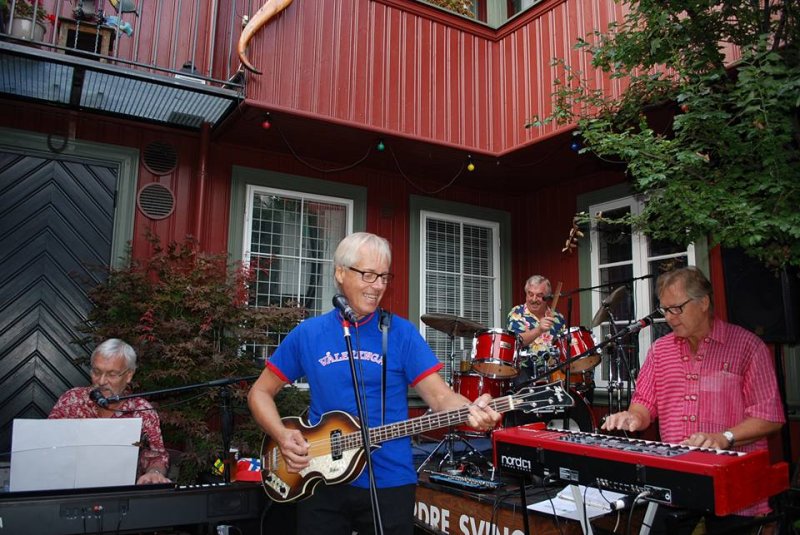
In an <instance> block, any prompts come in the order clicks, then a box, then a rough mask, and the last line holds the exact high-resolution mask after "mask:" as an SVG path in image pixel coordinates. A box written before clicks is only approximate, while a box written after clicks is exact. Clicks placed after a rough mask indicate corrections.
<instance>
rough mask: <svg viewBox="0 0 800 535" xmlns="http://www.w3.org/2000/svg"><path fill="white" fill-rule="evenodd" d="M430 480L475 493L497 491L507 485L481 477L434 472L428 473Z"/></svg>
mask: <svg viewBox="0 0 800 535" xmlns="http://www.w3.org/2000/svg"><path fill="white" fill-rule="evenodd" d="M428 479H429V480H430V481H431V482H432V483H439V484H440V485H449V486H451V487H458V488H460V489H465V490H471V491H473V492H483V491H487V490H495V489H499V488H500V487H502V486H503V485H505V483H503V482H502V481H492V480H491V479H483V478H480V477H472V476H465V475H461V474H448V473H445V472H433V471H428Z"/></svg>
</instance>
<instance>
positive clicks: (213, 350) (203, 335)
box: [82, 234, 303, 483]
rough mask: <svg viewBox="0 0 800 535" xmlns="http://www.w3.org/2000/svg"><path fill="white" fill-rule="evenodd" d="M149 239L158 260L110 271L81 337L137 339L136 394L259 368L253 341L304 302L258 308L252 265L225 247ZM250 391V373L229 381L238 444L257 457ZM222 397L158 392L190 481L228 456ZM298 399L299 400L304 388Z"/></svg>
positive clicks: (286, 323)
mask: <svg viewBox="0 0 800 535" xmlns="http://www.w3.org/2000/svg"><path fill="white" fill-rule="evenodd" d="M147 239H148V241H149V242H150V245H151V248H152V254H151V256H150V257H149V258H147V259H146V260H142V261H138V260H130V259H129V262H128V263H127V265H128V267H126V268H123V269H112V270H110V272H109V273H108V277H107V279H106V280H105V282H103V283H102V284H100V285H98V286H96V287H95V288H94V289H93V290H92V291H91V292H90V297H91V299H92V301H93V303H94V308H93V309H92V310H91V312H90V314H89V317H88V320H87V322H86V324H85V325H84V326H82V332H84V333H86V334H87V339H85V340H82V343H90V342H93V343H97V342H100V341H102V340H104V339H106V338H110V337H116V338H121V339H123V340H126V341H127V342H129V343H130V344H131V345H133V346H134V348H135V349H136V351H137V353H138V358H139V363H138V368H137V371H136V375H135V376H134V379H133V384H132V387H133V388H134V391H135V392H147V391H154V390H162V389H166V388H172V387H180V386H187V385H195V384H201V383H206V382H209V381H215V380H218V379H226V378H236V377H249V376H253V375H257V374H258V373H260V371H261V367H262V366H263V364H262V365H259V364H257V362H256V359H255V358H254V355H253V352H252V351H251V350H250V349H248V348H249V347H253V344H265V343H269V342H272V343H274V340H272V341H271V340H270V336H269V334H268V333H269V332H270V330H285V329H289V328H291V327H292V326H293V325H295V324H296V323H297V322H298V321H300V319H301V318H302V316H303V311H302V309H300V308H299V307H297V306H295V304H293V303H285V304H284V305H285V306H281V307H258V308H256V307H251V306H249V305H248V303H249V301H250V285H249V283H250V282H251V281H252V280H253V275H254V273H253V270H248V269H244V268H243V267H242V266H234V265H229V263H228V260H227V257H226V256H225V255H221V254H209V253H204V252H200V251H199V250H198V248H197V244H196V243H195V242H194V241H193V240H191V239H187V240H185V241H184V242H183V243H170V244H169V245H167V246H166V247H164V246H162V244H161V243H160V240H159V239H158V237H156V236H153V235H151V234H148V236H147ZM258 269H264V268H258ZM248 389H249V384H248V383H247V382H244V381H242V382H240V383H236V384H233V385H231V386H230V387H229V391H230V393H231V399H232V406H233V409H234V414H235V425H234V432H235V433H234V437H233V440H232V443H231V445H232V446H234V447H237V448H238V449H239V451H240V454H241V455H243V456H258V453H259V446H260V441H261V431H260V430H259V429H258V428H257V426H256V425H255V424H254V422H253V420H252V418H251V417H250V414H249V411H248V409H247V406H246V395H247V390H248ZM220 395H221V391H220V389H219V388H216V387H214V388H201V389H197V390H191V391H189V392H185V393H182V394H178V395H174V396H171V397H163V396H162V397H158V398H152V401H153V402H154V404H155V405H156V406H157V408H158V414H159V417H160V418H161V425H162V430H163V433H164V440H165V442H166V443H167V446H168V447H170V448H174V449H178V450H180V451H181V452H182V453H181V462H180V476H179V480H180V481H181V482H184V483H187V482H193V481H194V480H195V479H196V478H197V476H198V474H199V473H201V472H209V471H210V469H211V467H212V465H213V463H214V461H215V460H216V459H217V458H218V457H220V456H221V450H222V435H221V432H220V427H221V423H220V411H219V406H220ZM287 395H288V394H287ZM293 399H294V400H295V404H297V401H296V399H297V396H294V398H293ZM292 410H298V409H297V408H296V407H294V408H292Z"/></svg>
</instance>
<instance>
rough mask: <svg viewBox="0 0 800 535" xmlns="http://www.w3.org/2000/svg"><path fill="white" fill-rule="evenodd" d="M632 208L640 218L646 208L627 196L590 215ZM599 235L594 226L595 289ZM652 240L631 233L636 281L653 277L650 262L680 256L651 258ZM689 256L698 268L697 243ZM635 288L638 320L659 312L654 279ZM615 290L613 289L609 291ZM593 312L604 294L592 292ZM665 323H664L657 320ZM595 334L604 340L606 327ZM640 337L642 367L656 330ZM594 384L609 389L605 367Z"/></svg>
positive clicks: (601, 205) (596, 206)
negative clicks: (654, 299)
mask: <svg viewBox="0 0 800 535" xmlns="http://www.w3.org/2000/svg"><path fill="white" fill-rule="evenodd" d="M624 207H629V208H630V210H631V215H639V214H640V213H641V211H642V209H643V208H644V201H643V200H641V199H640V198H638V197H635V196H632V195H629V196H626V197H622V198H618V199H613V200H610V201H606V202H600V203H596V204H592V205H590V206H589V213H590V214H596V213H598V212H608V211H610V210H615V209H619V208H624ZM598 239H599V233H598V232H597V231H596V225H594V224H593V225H592V229H591V232H590V243H591V262H590V265H591V286H597V285H599V284H601V282H600V267H601V266H600V260H599V251H600V247H599V243H598ZM647 245H648V239H647V236H645V235H644V234H642V233H641V232H637V231H634V232H633V233H632V234H631V248H632V256H631V260H630V263H631V264H632V272H633V273H632V277H633V278H634V279H636V278H638V277H641V276H643V275H647V274H649V264H650V262H652V261H654V260H658V259H662V258H663V259H667V258H672V257H675V256H678V255H662V256H653V257H648V256H647V249H648V247H647ZM686 256H687V260H688V263H689V265H696V262H697V260H696V252H695V247H694V245H693V244H691V245H689V246H688V247H687V248H686ZM627 263H629V262H619V263H616V264H614V263H611V264H604V265H603V266H602V267H604V268H608V267H614V266H615V265H625V264H627ZM653 275H655V276H658V273H654V274H653ZM633 284H634V285H635V286H634V287H633V289H634V303H633V305H634V314H635V318H634V319H638V318H642V317H644V316H646V315H648V314H650V313H651V312H652V311H653V310H655V308H656V306H657V303H653V302H651V295H650V279H644V280H635V281H634V283H633ZM611 289H612V288H609V291H610V290H611ZM591 302H592V307H591V310H592V311H596V310H599V309H600V307H601V305H602V294H600V293H599V292H593V293H592V300H591ZM657 321H663V320H657ZM592 334H593V335H594V337H595V340H601V337H602V335H603V332H602V326H597V327H595V328H594V329H593V330H592ZM633 336H639V355H638V359H639V367H641V366H642V364H644V360H645V358H646V357H647V352H648V350H649V349H650V346H651V345H652V343H653V331H652V329H642V330H641V331H640V332H639V333H638V335H633ZM594 375H595V377H594V381H595V387H596V388H598V389H602V388H606V387H608V380H607V379H604V378H603V377H602V366H597V367H596V368H595V369H594Z"/></svg>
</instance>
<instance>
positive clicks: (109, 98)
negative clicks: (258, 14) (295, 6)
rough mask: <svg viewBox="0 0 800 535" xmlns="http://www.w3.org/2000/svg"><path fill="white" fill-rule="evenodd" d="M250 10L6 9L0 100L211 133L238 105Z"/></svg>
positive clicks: (188, 5) (103, 1)
mask: <svg viewBox="0 0 800 535" xmlns="http://www.w3.org/2000/svg"><path fill="white" fill-rule="evenodd" d="M256 7H258V6H256ZM251 8H252V2H250V1H248V0H69V1H67V0H27V1H25V0H8V9H7V12H6V13H3V24H2V26H0V38H1V39H2V42H0V93H2V94H5V95H7V96H13V97H16V98H23V99H31V100H37V101H44V102H51V103H58V104H61V105H68V106H76V107H77V106H79V107H81V108H84V109H87V108H88V109H94V110H97V111H99V112H102V113H110V114H113V115H117V116H124V117H129V118H135V119H137V120H143V121H148V122H154V123H158V124H166V125H171V126H178V127H183V128H192V129H194V128H199V127H200V125H201V124H203V123H210V124H211V125H212V127H213V126H214V125H216V124H219V122H221V121H222V119H224V117H225V116H226V115H227V114H228V113H230V111H231V110H232V109H233V108H234V107H235V106H236V104H237V103H238V102H239V101H240V100H241V99H242V98H243V96H244V94H243V93H244V85H243V75H242V73H241V72H240V70H239V68H240V65H239V59H238V56H237V54H236V43H237V41H238V38H239V34H240V32H241V29H242V21H243V20H244V19H243V17H245V16H246V15H247V11H246V10H248V9H251ZM35 12H38V13H39V20H38V21H37V23H35V24H34V23H32V21H31V20H30V19H31V15H32V14H33V13H35Z"/></svg>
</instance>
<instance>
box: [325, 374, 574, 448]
mask: <svg viewBox="0 0 800 535" xmlns="http://www.w3.org/2000/svg"><path fill="white" fill-rule="evenodd" d="M534 388H535V389H538V390H539V392H535V391H534V392H531V391H528V392H526V393H521V394H518V395H514V396H503V397H500V398H495V399H493V400H492V401H491V402H489V406H490V407H491V408H492V409H494V410H495V411H497V412H500V413H503V412H508V411H510V410H513V409H515V408H516V406H517V405H525V406H530V407H538V406H540V405H541V408H545V407H554V406H568V405H570V404H571V403H566V404H565V402H564V399H566V400H569V401H570V402H571V401H572V400H571V398H569V396H567V395H566V394H564V393H563V390H562V389H561V387H558V386H557V387H552V386H550V385H545V386H541V387H534ZM532 397H537V398H540V400H539V401H531V398H532ZM542 398H543V399H542ZM468 419H469V405H467V406H464V407H459V408H458V409H453V410H449V411H441V412H433V413H430V414H424V415H422V416H418V417H417V418H412V419H410V420H404V421H402V422H397V423H394V424H387V425H382V426H379V427H375V428H373V429H370V432H369V440H370V443H371V444H380V443H381V442H386V441H388V440H393V439H395V438H402V437H407V436H411V435H416V434H419V433H424V432H426V431H432V430H434V429H440V428H442V427H448V426H454V425H459V424H462V423H464V422H466V421H467V420H468ZM338 440H340V441H341V442H340V444H338V445H337V444H332V446H333V447H334V449H338V448H337V446H339V447H341V449H342V450H350V449H356V448H361V447H362V446H363V440H362V437H361V432H360V431H359V432H355V433H348V434H344V435H342V436H341V437H340V438H339V439H338Z"/></svg>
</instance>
